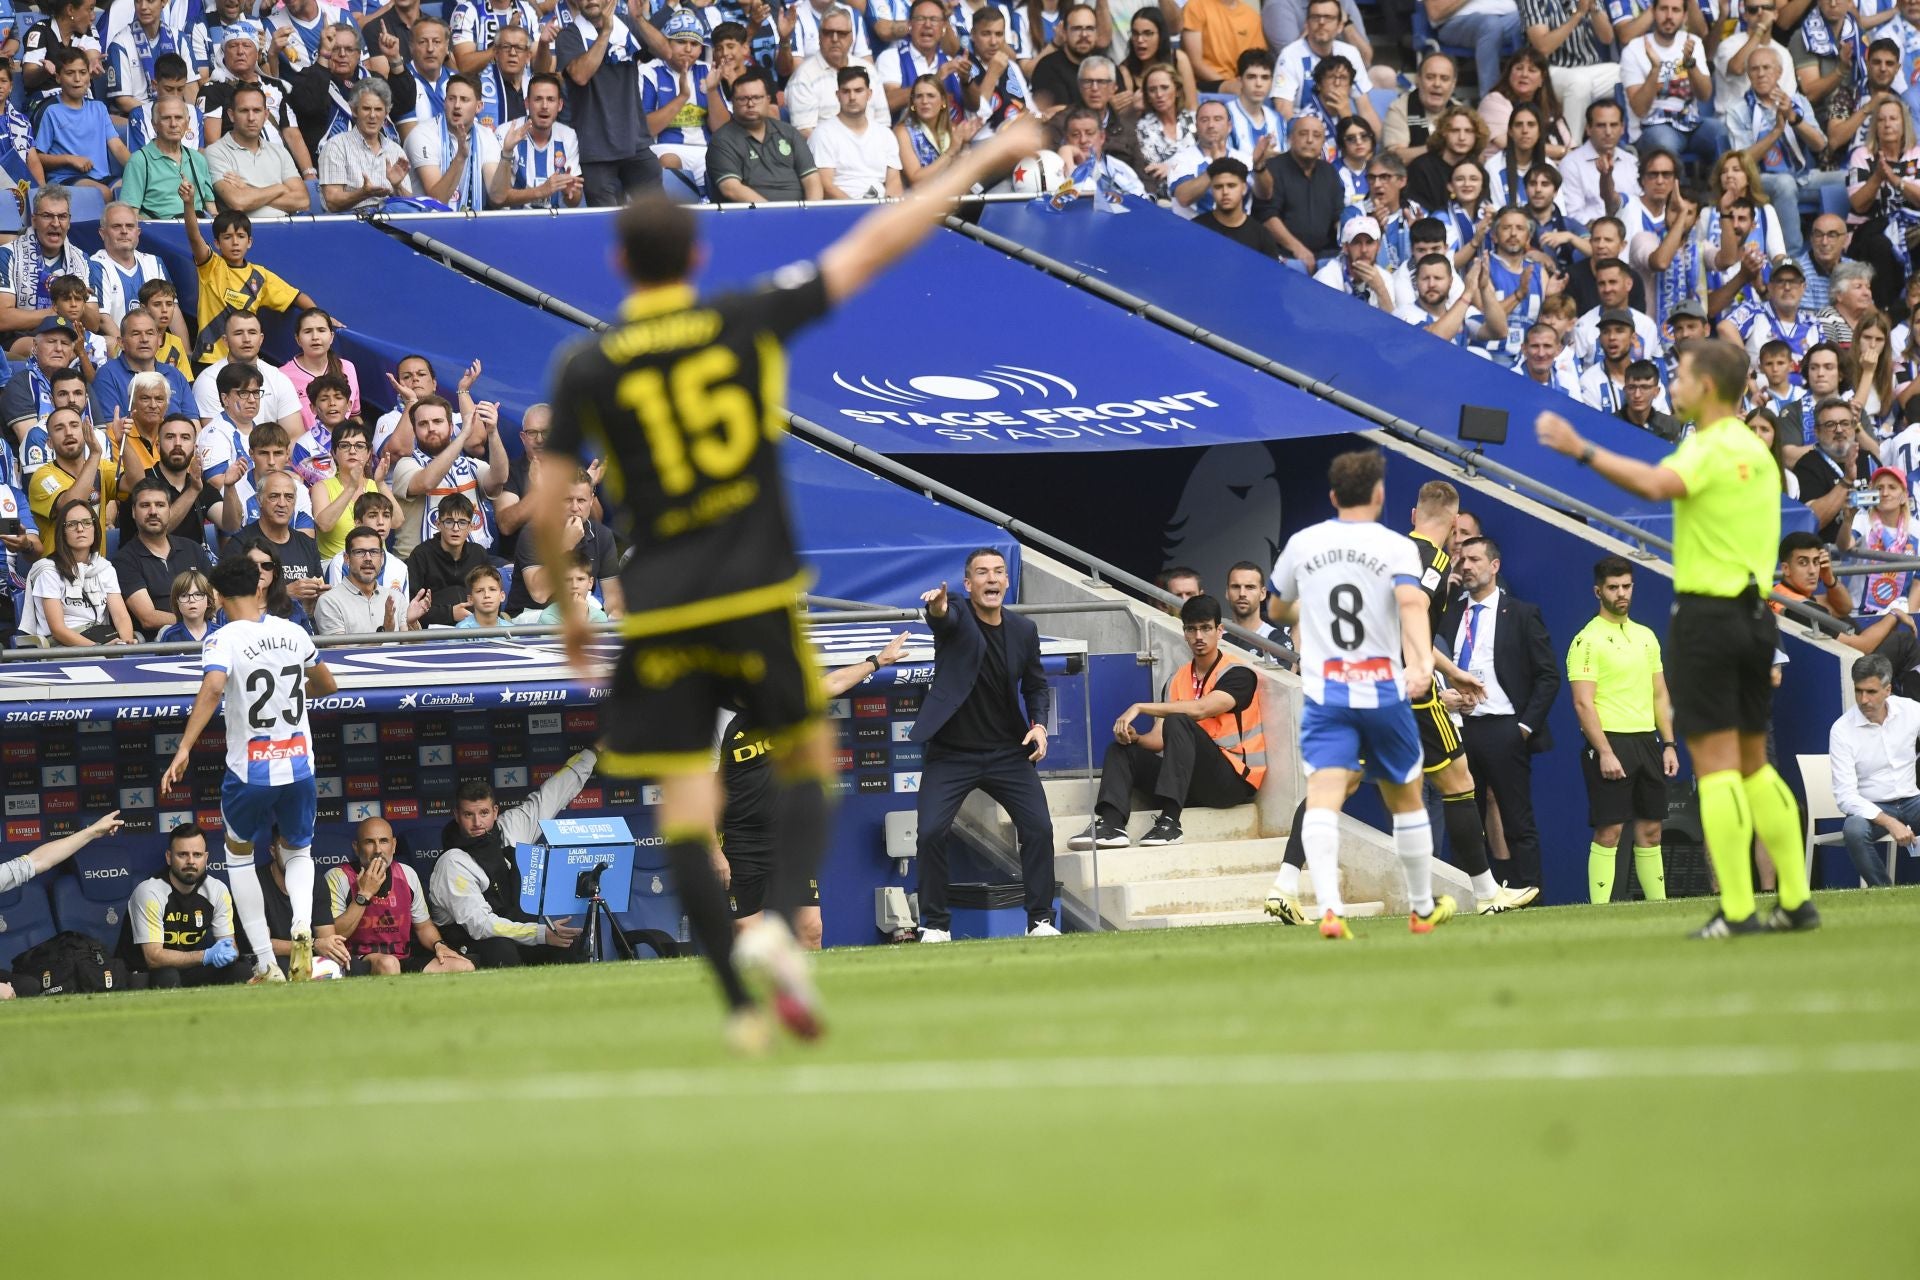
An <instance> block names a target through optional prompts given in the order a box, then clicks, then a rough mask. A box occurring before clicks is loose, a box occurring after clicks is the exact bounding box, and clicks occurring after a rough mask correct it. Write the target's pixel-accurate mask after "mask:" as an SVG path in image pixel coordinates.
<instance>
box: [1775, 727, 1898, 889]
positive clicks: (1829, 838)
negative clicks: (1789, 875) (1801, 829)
mask: <svg viewBox="0 0 1920 1280" xmlns="http://www.w3.org/2000/svg"><path fill="white" fill-rule="evenodd" d="M1794 759H1796V760H1798V761H1799V762H1800V785H1801V786H1803V787H1805V788H1806V791H1807V882H1808V883H1809V884H1811V883H1812V882H1813V851H1814V848H1815V846H1817V845H1836V844H1837V845H1844V844H1845V843H1846V836H1845V834H1843V833H1842V832H1839V831H1829V832H1827V833H1826V834H1825V835H1818V836H1817V835H1815V834H1813V824H1814V823H1816V822H1844V821H1845V820H1846V817H1847V815H1846V814H1844V813H1842V812H1840V805H1839V802H1837V801H1836V800H1835V799H1834V798H1833V766H1832V765H1831V763H1829V761H1828V759H1827V757H1826V756H1795V757H1794ZM1882 841H1885V842H1886V846H1887V880H1888V882H1889V883H1891V882H1892V881H1893V876H1894V871H1895V870H1896V867H1895V863H1896V861H1897V860H1898V858H1899V856H1900V847H1899V846H1898V845H1896V844H1894V842H1893V837H1892V836H1890V835H1886V834H1884V833H1883V834H1882V835H1881V836H1880V838H1879V839H1878V840H1875V841H1874V843H1875V844H1879V843H1881V842H1882Z"/></svg>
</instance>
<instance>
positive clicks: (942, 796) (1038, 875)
mask: <svg viewBox="0 0 1920 1280" xmlns="http://www.w3.org/2000/svg"><path fill="white" fill-rule="evenodd" d="M962 585H963V586H964V587H965V589H966V595H965V596H964V597H963V598H962V600H961V601H959V602H950V601H949V599H948V596H947V584H946V583H944V582H943V583H941V584H940V586H939V588H938V589H937V590H933V591H929V592H927V593H925V594H924V595H922V596H921V597H920V599H921V602H922V603H923V604H925V605H926V607H927V609H926V612H927V625H928V626H930V627H932V628H933V660H934V672H933V687H932V688H930V689H929V690H928V691H927V696H926V699H925V701H923V702H922V703H921V704H920V715H919V718H918V719H916V720H915V721H914V724H913V740H914V741H915V742H918V743H921V744H923V745H924V746H925V748H926V755H925V760H924V761H923V763H922V765H921V769H920V847H919V858H920V926H921V928H920V940H921V941H922V942H946V941H947V940H948V939H949V938H950V937H951V934H950V932H949V919H950V917H949V916H948V914H947V834H948V831H949V830H950V829H951V828H952V826H953V819H954V816H955V815H956V814H958V813H959V812H960V805H961V802H962V801H964V800H965V799H966V798H967V796H968V795H969V794H970V793H971V792H973V791H975V790H980V791H984V792H986V793H987V795H988V796H990V797H992V799H993V801H994V803H996V804H998V805H999V806H1000V807H1001V808H1003V809H1005V810H1006V811H1007V814H1008V816H1010V817H1011V818H1012V819H1013V827H1014V831H1015V832H1016V833H1017V834H1018V836H1019V839H1020V872H1021V880H1022V881H1023V882H1024V883H1025V887H1026V907H1027V932H1028V933H1029V934H1035V933H1037V934H1039V935H1040V936H1050V935H1052V934H1053V933H1054V932H1055V929H1054V927H1053V819H1052V818H1051V817H1050V816H1049V815H1048V813H1047V796H1046V792H1045V791H1044V790H1042V788H1041V786H1040V773H1039V770H1038V769H1037V768H1036V767H1035V766H1037V765H1038V764H1039V763H1040V762H1041V761H1042V760H1044V759H1046V756H1047V730H1046V721H1047V712H1048V710H1049V709H1050V707H1051V706H1052V703H1053V691H1052V690H1051V689H1049V688H1048V687H1047V679H1046V676H1045V675H1044V674H1043V673H1042V672H1041V669H1040V629H1039V628H1038V627H1036V626H1034V625H1033V623H1032V622H1029V621H1028V620H1027V619H1026V618H1023V617H1021V616H1020V615H1018V614H1015V613H1008V612H1007V611H1006V610H1005V609H1003V608H1002V607H1001V605H1002V604H1003V603H1004V602H1005V600H1006V595H1007V562H1006V560H1005V558H1004V557H1002V556H1001V554H1000V553H999V552H997V551H989V550H986V549H985V548H982V549H981V550H978V551H975V552H974V553H973V554H971V555H969V556H968V557H967V567H966V574H965V577H964V578H963V579H962ZM1023 700H1024V709H1023V705H1022V703H1023Z"/></svg>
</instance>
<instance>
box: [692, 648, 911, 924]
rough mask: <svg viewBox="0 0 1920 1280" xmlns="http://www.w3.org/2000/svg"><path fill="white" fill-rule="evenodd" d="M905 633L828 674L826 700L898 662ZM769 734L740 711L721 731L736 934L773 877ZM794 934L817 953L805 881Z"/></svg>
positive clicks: (812, 890)
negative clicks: (873, 651) (881, 647)
mask: <svg viewBox="0 0 1920 1280" xmlns="http://www.w3.org/2000/svg"><path fill="white" fill-rule="evenodd" d="M907 639H908V633H907V632H904V631H902V632H901V633H900V634H899V635H897V636H895V637H894V638H893V639H892V640H890V641H888V643H887V647H886V648H884V649H882V650H880V652H878V653H875V654H871V655H869V656H868V657H865V658H862V659H861V660H860V661H859V662H857V663H855V664H854V665H852V666H850V667H841V668H840V669H839V670H837V671H830V672H828V673H827V674H826V675H824V676H822V677H821V679H820V685H821V688H822V689H824V690H825V696H827V697H829V698H838V697H840V696H841V695H842V694H844V693H846V692H848V691H849V690H851V689H853V688H855V687H856V686H858V685H859V684H860V683H861V681H863V680H865V679H866V678H867V677H868V676H871V675H878V674H879V673H880V672H881V670H882V669H884V668H886V667H890V666H892V665H893V664H894V663H896V662H898V661H900V658H901V656H902V655H903V654H905V653H906V651H907ZM772 750H773V735H772V734H771V733H769V732H768V731H766V730H764V729H756V728H755V727H754V726H753V724H752V723H751V721H750V720H749V719H748V716H747V713H746V712H745V711H739V712H735V713H734V716H733V718H732V719H731V720H729V721H727V723H726V727H725V728H723V729H721V730H720V751H721V755H720V772H721V776H722V779H723V781H724V782H725V784H726V786H725V790H726V797H727V800H726V808H725V810H724V811H723V812H722V814H721V817H720V856H721V858H722V860H724V861H725V863H726V870H725V871H724V872H723V873H722V875H723V877H724V878H725V880H726V882H727V905H728V906H730V907H731V908H732V909H733V926H734V930H735V932H744V931H745V930H746V929H747V928H748V927H749V926H751V925H753V924H755V923H757V922H758V921H759V919H760V915H761V909H762V908H763V907H764V906H765V905H766V900H767V885H768V882H769V881H770V879H771V878H772V875H773V860H774V858H776V857H777V856H778V852H777V850H776V849H775V848H774V832H775V830H776V829H777V824H776V823H775V821H774V810H775V808H776V807H777V801H778V797H779V794H780V788H779V787H778V785H777V784H776V782H775V779H774V776H773V768H772V755H771V752H772ZM793 934H794V937H795V938H797V939H798V940H799V942H800V945H801V946H803V947H805V948H807V949H808V950H809V951H818V950H819V949H820V882H819V881H818V880H809V881H807V893H806V895H805V899H804V902H803V904H802V905H801V906H799V907H797V908H796V909H795V910H794V918H793Z"/></svg>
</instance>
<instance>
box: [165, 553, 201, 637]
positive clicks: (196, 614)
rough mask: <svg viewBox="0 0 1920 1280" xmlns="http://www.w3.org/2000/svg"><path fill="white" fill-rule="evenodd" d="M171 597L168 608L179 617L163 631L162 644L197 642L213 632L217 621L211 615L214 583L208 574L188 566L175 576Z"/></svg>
mask: <svg viewBox="0 0 1920 1280" xmlns="http://www.w3.org/2000/svg"><path fill="white" fill-rule="evenodd" d="M169 600H170V603H169V605H168V608H169V610H170V611H171V612H172V614H173V616H174V617H176V618H178V619H179V621H178V622H176V623H174V624H173V625H172V626H170V627H167V628H166V629H165V630H163V631H161V633H160V635H159V636H158V642H159V643H160V644H180V643H182V642H185V641H188V640H192V641H196V642H198V641H201V640H205V639H206V638H207V637H208V636H210V635H212V634H213V632H214V622H213V619H212V618H210V617H209V616H208V614H209V612H210V611H211V610H212V608H213V585H212V584H211V583H209V582H208V581H207V575H206V574H204V573H202V572H200V571H199V570H198V569H189V570H187V571H186V572H185V573H183V574H181V575H180V576H179V577H177V578H175V579H174V580H173V592H172V594H171V596H170V597H169Z"/></svg>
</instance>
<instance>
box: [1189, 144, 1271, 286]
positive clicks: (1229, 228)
mask: <svg viewBox="0 0 1920 1280" xmlns="http://www.w3.org/2000/svg"><path fill="white" fill-rule="evenodd" d="M1207 184H1208V188H1207V189H1208V199H1209V200H1210V201H1211V202H1212V204H1213V208H1211V209H1209V210H1207V211H1206V212H1205V213H1203V214H1201V215H1200V216H1199V217H1197V218H1195V219H1194V220H1193V225H1194V226H1196V227H1205V228H1206V229H1207V230H1208V231H1214V232H1218V233H1219V234H1221V235H1223V236H1225V237H1227V239H1229V240H1233V241H1237V242H1238V243H1240V244H1243V245H1245V246H1246V247H1247V248H1249V249H1251V250H1253V251H1254V252H1255V253H1257V254H1260V255H1261V256H1262V257H1266V258H1271V259H1273V260H1275V261H1278V260H1279V258H1280V246H1279V245H1277V244H1275V243H1274V242H1273V237H1272V236H1270V235H1268V234H1267V229H1266V228H1265V227H1263V226H1261V225H1260V224H1259V223H1258V222H1257V221H1255V220H1254V218H1253V216H1252V215H1251V214H1249V213H1248V212H1247V166H1246V165H1244V164H1242V163H1241V162H1240V161H1238V160H1236V159H1234V158H1233V157H1232V156H1222V157H1221V158H1220V159H1218V160H1215V161H1214V162H1213V163H1212V164H1210V165H1208V166H1207Z"/></svg>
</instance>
